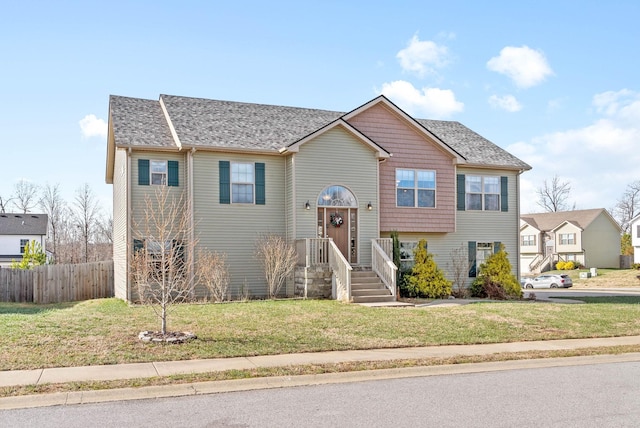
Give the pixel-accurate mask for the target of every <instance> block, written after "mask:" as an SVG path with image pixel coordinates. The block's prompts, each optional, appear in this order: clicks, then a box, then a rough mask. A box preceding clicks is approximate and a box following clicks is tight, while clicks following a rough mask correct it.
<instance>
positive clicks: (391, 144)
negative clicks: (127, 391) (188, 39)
mask: <svg viewBox="0 0 640 428" xmlns="http://www.w3.org/2000/svg"><path fill="white" fill-rule="evenodd" d="M108 132H109V133H108V138H107V159H106V161H107V162H106V182H107V183H109V184H113V225H114V231H113V242H114V245H113V249H114V254H113V259H114V274H115V294H116V297H119V298H122V299H125V300H129V301H135V300H136V299H137V295H136V290H135V287H134V286H132V282H131V278H130V263H129V261H130V260H131V257H132V254H133V253H134V251H136V250H137V249H138V248H144V247H146V248H147V251H154V248H156V247H157V245H151V246H150V245H149V243H148V242H146V241H147V240H146V238H145V237H144V236H141V230H140V228H139V227H137V226H136V225H139V224H140V223H141V222H140V221H141V220H143V218H144V214H143V210H142V202H143V200H144V198H145V195H152V194H153V193H154V192H155V189H157V188H158V186H166V190H167V191H169V192H170V193H172V194H173V195H175V196H180V197H183V198H185V199H186V200H187V201H188V205H189V207H190V208H189V210H190V213H189V215H190V217H191V219H192V224H193V227H194V229H195V231H194V235H195V236H197V238H198V245H199V246H200V247H206V248H208V249H210V250H215V251H218V252H223V253H226V254H227V262H228V265H229V268H230V274H231V293H232V295H233V296H234V297H236V296H242V295H243V294H244V293H248V294H249V295H250V296H252V297H262V296H265V294H266V282H265V279H264V274H263V273H262V270H261V268H260V266H259V263H258V262H257V261H256V259H255V257H254V253H255V241H256V238H257V237H258V236H259V235H260V234H264V233H275V234H279V235H281V236H284V237H286V239H287V240H289V241H293V242H295V243H296V246H297V249H298V256H299V266H298V268H297V269H296V276H295V280H294V281H290V282H289V283H287V286H286V290H285V291H284V293H285V294H287V295H290V296H291V295H304V296H314V295H315V296H323V297H329V296H330V297H333V298H336V299H341V300H345V301H364V300H363V299H364V298H365V296H362V294H363V292H362V291H361V290H359V289H357V288H358V287H356V285H359V284H356V282H355V281H356V279H353V284H354V285H353V287H351V283H352V280H351V276H354V277H356V276H358V275H360V272H358V271H374V272H376V275H377V276H378V277H380V280H381V281H382V282H383V283H384V285H385V286H386V289H387V290H388V291H389V292H390V293H392V294H393V293H395V285H394V284H395V275H390V274H389V272H388V271H385V272H380V270H384V269H387V268H388V267H389V264H388V263H387V262H386V261H384V257H385V256H384V254H382V253H385V254H387V255H388V254H389V252H390V251H389V250H390V242H391V239H390V238H389V236H390V234H391V232H392V231H397V232H398V233H399V237H400V244H401V249H402V263H403V264H406V265H410V264H411V263H412V258H413V248H415V246H416V244H417V243H418V241H419V240H421V239H426V240H427V242H428V249H429V252H431V253H433V254H434V258H435V260H436V262H437V263H438V265H439V266H440V267H441V268H443V269H444V270H445V272H447V273H448V275H449V276H450V277H451V275H450V272H448V264H449V263H450V262H451V256H450V254H451V253H452V251H454V250H458V249H460V250H462V251H463V257H464V259H465V260H464V261H465V263H466V262H467V261H468V263H469V265H470V266H471V269H470V270H469V272H468V276H467V278H466V284H468V283H470V282H471V281H472V280H473V278H474V277H475V276H476V274H477V269H476V268H477V267H478V266H480V264H481V263H482V262H483V260H484V259H485V258H486V257H488V256H489V255H490V254H491V253H493V252H495V251H496V250H498V249H499V248H500V247H501V246H502V245H504V247H505V248H506V249H507V251H508V252H509V258H510V261H511V264H512V267H513V273H514V274H515V275H518V274H519V262H520V258H519V252H518V250H519V246H518V225H519V217H520V212H519V200H520V197H519V188H520V186H519V179H520V174H521V173H523V172H524V171H527V170H529V169H530V168H531V167H530V166H529V165H527V164H526V163H525V162H523V161H521V160H520V159H518V158H516V157H515V156H513V155H511V154H510V153H508V152H507V151H505V150H503V149H502V148H500V147H499V146H497V145H496V144H494V143H492V142H491V141H489V140H487V139H486V138H483V137H482V136H480V135H478V134H477V133H475V132H473V131H472V130H470V129H469V128H467V127H465V126H464V125H462V124H460V123H458V122H454V121H436V120H422V119H415V118H413V117H411V116H410V115H408V114H407V113H405V112H404V111H403V110H401V109H400V108H398V107H397V106H396V105H395V104H393V103H392V102H391V101H389V100H388V99H387V98H385V97H384V96H379V97H376V98H374V99H372V100H370V101H368V102H366V103H365V104H363V105H361V106H359V107H356V108H355V109H354V110H352V111H350V112H346V113H345V112H334V111H326V110H318V109H309V108H298V107H285V106H276V105H263V104H251V103H242V102H230V101H219V100H209V99H201V98H190V97H180V96H172V95H160V97H159V99H158V100H148V99H139V98H129V97H121V96H111V97H110V100H109V127H108ZM167 245H168V243H167ZM332 255H333V256H332ZM195 263H197V261H196V262H195ZM352 270H353V274H352V273H351V272H352ZM367 274H368V273H367ZM358 281H361V279H358ZM389 281H394V283H393V284H390V283H389ZM195 293H196V295H197V296H199V297H202V295H201V293H206V290H203V289H202V287H198V286H197V285H196V289H195ZM357 294H358V295H357ZM394 297H395V296H389V298H394ZM376 298H377V297H376ZM372 299H374V297H370V298H369V301H371V300H372Z"/></svg>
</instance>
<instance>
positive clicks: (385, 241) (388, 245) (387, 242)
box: [374, 238, 393, 260]
mask: <svg viewBox="0 0 640 428" xmlns="http://www.w3.org/2000/svg"><path fill="white" fill-rule="evenodd" d="M374 241H375V242H377V243H378V245H380V247H382V250H383V251H384V253H385V254H386V255H387V256H388V257H389V258H390V259H392V260H393V239H391V238H376V239H374Z"/></svg>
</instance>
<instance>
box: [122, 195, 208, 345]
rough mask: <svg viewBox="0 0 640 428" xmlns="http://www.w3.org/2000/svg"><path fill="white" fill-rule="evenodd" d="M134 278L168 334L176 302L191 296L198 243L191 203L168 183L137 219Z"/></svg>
mask: <svg viewBox="0 0 640 428" xmlns="http://www.w3.org/2000/svg"><path fill="white" fill-rule="evenodd" d="M134 224H135V228H134V230H135V233H134V254H135V256H134V257H133V260H132V262H131V273H132V280H133V282H134V284H135V285H136V288H137V291H138V299H139V300H140V302H142V303H144V304H148V305H150V306H151V307H152V308H153V310H154V312H155V313H156V315H157V316H158V318H159V319H160V328H161V329H160V334H161V335H162V336H167V334H168V331H167V317H168V314H169V312H170V309H171V307H172V305H174V304H176V303H180V302H185V301H188V300H189V299H190V297H191V296H192V291H193V283H194V278H193V275H192V272H191V267H190V266H191V265H192V263H191V258H192V257H193V252H194V248H195V245H196V242H195V238H193V227H192V224H191V219H190V213H189V207H188V204H187V203H186V202H185V201H184V199H183V198H182V197H181V196H176V195H174V194H173V193H172V192H171V190H170V189H169V188H168V187H167V186H158V187H157V189H156V190H155V192H154V193H153V195H151V196H150V195H147V196H146V197H145V200H144V206H143V209H142V214H141V215H140V216H138V217H137V218H136V219H135V221H134Z"/></svg>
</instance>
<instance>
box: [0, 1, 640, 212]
mask: <svg viewBox="0 0 640 428" xmlns="http://www.w3.org/2000/svg"><path fill="white" fill-rule="evenodd" d="M5 3H8V4H3V7H2V14H1V15H0V52H2V62H1V63H0V64H1V67H0V76H1V77H2V79H1V82H2V83H0V87H1V88H2V90H1V91H0V94H1V102H0V145H1V147H2V151H1V154H0V164H1V167H0V196H3V197H5V198H6V197H7V196H9V195H10V194H11V193H12V190H13V186H14V185H15V183H16V182H17V181H18V180H20V179H26V180H29V181H31V182H34V183H36V184H38V185H44V184H45V183H50V184H56V183H59V184H60V187H61V189H62V191H63V195H64V196H65V198H66V199H67V200H69V201H70V200H71V199H72V198H73V193H74V191H75V189H76V188H78V187H79V186H81V185H82V184H83V183H85V182H86V183H89V185H90V186H91V187H92V188H93V190H94V192H95V194H96V195H97V196H98V197H99V199H100V201H101V204H102V205H103V207H104V210H105V212H108V211H109V210H110V209H111V186H109V185H107V184H105V180H104V177H105V151H106V123H107V120H108V118H107V110H108V97H109V95H110V94H115V95H125V96H131V97H140V98H149V99H157V98H158V96H159V94H171V95H183V96H193V97H202V98H213V99H223V100H232V101H242V102H258V103H267V104H279V105H290V106H298V107H310V108H322V109H329V110H338V111H350V110H352V109H354V108H356V107H358V106H359V105H361V104H363V103H365V102H366V101H369V100H370V99H372V98H374V97H375V96H377V95H379V94H380V93H384V94H385V95H387V96H388V97H389V98H390V99H391V100H392V101H394V102H395V103H396V104H398V105H399V106H400V107H401V108H403V109H405V110H406V111H407V112H409V113H410V114H412V115H414V116H416V117H419V118H429V119H447V120H456V121H459V122H461V123H463V124H465V125H466V126H468V127H469V128H471V129H473V130H474V131H476V132H478V133H479V134H481V135H483V136H484V137H486V138H488V139H489V140H491V141H493V142H494V143H496V144H498V145H499V146H501V147H503V148H505V149H507V150H509V151H510V152H512V153H513V154H515V155H516V156H518V157H520V158H521V159H522V160H524V161H526V162H527V163H529V164H530V165H531V166H532V167H533V170H532V171H530V172H526V173H524V174H523V175H522V177H521V182H522V201H521V202H522V210H523V212H529V211H536V210H538V211H539V210H540V209H539V208H538V207H537V206H536V203H535V201H536V196H535V189H536V188H538V187H540V186H541V185H542V181H543V180H545V179H551V178H552V177H553V175H554V174H558V176H559V177H560V178H561V180H563V181H569V182H570V183H571V186H572V189H573V192H572V195H571V198H570V201H571V202H575V204H576V207H577V208H579V209H586V208H599V207H603V208H611V207H612V206H613V205H614V204H615V202H616V200H617V199H618V198H619V197H620V196H621V195H622V193H623V192H624V190H625V187H626V185H627V184H628V183H630V182H632V181H635V180H640V168H639V167H638V165H639V164H640V150H639V148H640V81H639V77H638V76H639V74H638V71H639V70H640V67H639V59H638V58H639V56H638V43H639V42H640V30H639V29H638V28H639V26H638V20H639V18H640V2H637V1H616V0H613V1H608V2H600V1H563V0H556V1H544V0H543V1H536V2H514V1H504V2H502V1H494V2H491V1H487V2H470V1H466V2H465V1H455V0H454V1H447V2H432V1H424V0H422V1H402V0H397V1H393V2H384V3H385V4H377V3H376V2H371V1H367V2H365V1H351V2H345V1H340V2H337V1H307V2H300V1H294V2H289V1H273V2H258V1H255V2H254V1H241V0H240V1H234V2H210V1H189V0H186V1H181V2H174V1H157V0H156V1H109V2H100V1H93V2H92V1H83V2H75V1H60V2H50V1H29V0H22V1H20V2H5ZM469 3H471V5H470V4H469Z"/></svg>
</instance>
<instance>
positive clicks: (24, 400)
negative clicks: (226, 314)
mask: <svg viewBox="0 0 640 428" xmlns="http://www.w3.org/2000/svg"><path fill="white" fill-rule="evenodd" d="M633 361H640V353H629V354H621V355H593V356H584V357H565V358H542V359H531V360H517V361H499V362H487V363H468V364H449V365H441V366H426V367H408V368H397V369H381V370H367V371H359V372H346V373H326V374H318V375H300V376H277V377H266V378H253V379H239V380H227V381H213V382H198V383H190V384H177V385H175V384H174V385H163V386H147V387H141V388H119V389H111V390H97V391H82V392H68V393H52V394H40V395H25V396H18V397H7V398H2V399H0V410H8V409H25V408H34V407H48V406H65V405H74V404H76V405H77V404H89V403H104V402H111V401H123V400H145V399H157V398H168V397H183V396H191V395H203V394H219V393H225V392H238V391H250V390H259V389H274V388H290V387H298V386H313V385H325V384H336V383H349V382H366V381H376V380H384V379H400V378H407V377H424V376H444V375H451V374H465V373H466V374H470V373H483V372H494V371H506V370H524V369H537V368H545V367H563V366H578V365H592V364H604V363H620V362H633Z"/></svg>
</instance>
